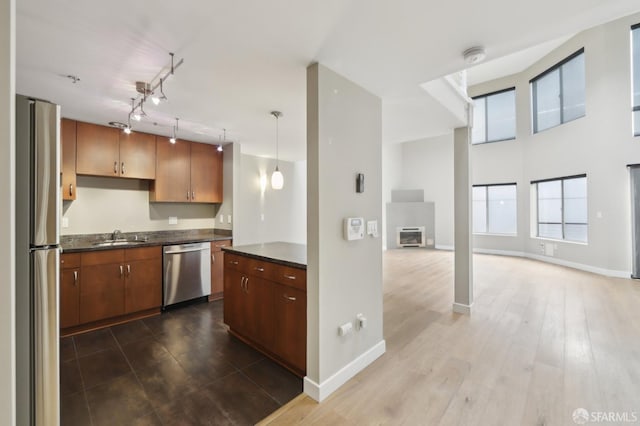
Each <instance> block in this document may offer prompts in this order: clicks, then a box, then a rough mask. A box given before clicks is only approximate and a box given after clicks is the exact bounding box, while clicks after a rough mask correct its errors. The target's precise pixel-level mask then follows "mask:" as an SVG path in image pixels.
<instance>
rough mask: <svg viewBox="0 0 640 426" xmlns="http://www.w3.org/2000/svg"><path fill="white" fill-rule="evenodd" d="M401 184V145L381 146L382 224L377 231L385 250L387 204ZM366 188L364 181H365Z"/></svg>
mask: <svg viewBox="0 0 640 426" xmlns="http://www.w3.org/2000/svg"><path fill="white" fill-rule="evenodd" d="M401 182H402V145H401V144H386V145H383V146H382V223H381V225H380V229H379V230H378V231H379V232H380V234H381V235H382V247H383V248H384V249H386V248H387V233H386V232H384V231H385V229H386V228H387V203H390V202H391V191H392V190H394V189H399V188H400V185H401ZM365 186H366V180H365Z"/></svg>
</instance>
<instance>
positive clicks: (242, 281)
mask: <svg viewBox="0 0 640 426" xmlns="http://www.w3.org/2000/svg"><path fill="white" fill-rule="evenodd" d="M246 279H247V278H246V277H242V278H241V279H240V288H241V289H242V291H245V289H244V280H246Z"/></svg>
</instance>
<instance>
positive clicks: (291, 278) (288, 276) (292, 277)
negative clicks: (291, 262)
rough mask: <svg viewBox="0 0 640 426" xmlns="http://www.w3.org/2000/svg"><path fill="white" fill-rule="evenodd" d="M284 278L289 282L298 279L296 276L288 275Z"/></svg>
mask: <svg viewBox="0 0 640 426" xmlns="http://www.w3.org/2000/svg"><path fill="white" fill-rule="evenodd" d="M284 277H285V278H286V279H288V280H295V279H296V276H295V275H287V274H284Z"/></svg>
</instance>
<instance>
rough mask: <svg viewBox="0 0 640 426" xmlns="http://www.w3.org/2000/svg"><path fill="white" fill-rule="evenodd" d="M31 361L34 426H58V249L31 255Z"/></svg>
mask: <svg viewBox="0 0 640 426" xmlns="http://www.w3.org/2000/svg"><path fill="white" fill-rule="evenodd" d="M32 253H33V260H32V261H33V264H32V265H33V269H32V273H33V281H32V283H33V315H34V317H33V332H34V335H33V337H34V339H33V345H34V346H33V360H34V380H35V383H34V391H35V392H34V393H35V395H34V396H35V401H34V402H35V425H36V426H45V425H58V424H59V422H60V420H59V419H60V411H59V410H60V408H59V407H60V395H59V382H60V372H59V367H58V365H59V364H58V357H59V355H58V354H59V331H58V330H59V328H58V326H59V324H58V281H59V278H58V277H59V263H60V251H59V249H49V250H34V251H33V252H32Z"/></svg>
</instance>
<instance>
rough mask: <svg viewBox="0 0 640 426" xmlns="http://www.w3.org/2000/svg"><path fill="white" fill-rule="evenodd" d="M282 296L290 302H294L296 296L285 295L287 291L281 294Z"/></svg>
mask: <svg viewBox="0 0 640 426" xmlns="http://www.w3.org/2000/svg"><path fill="white" fill-rule="evenodd" d="M283 296H284V298H285V299H287V300H288V301H290V302H295V301H296V298H295V297H293V296H287V293H285V294H283Z"/></svg>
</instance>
